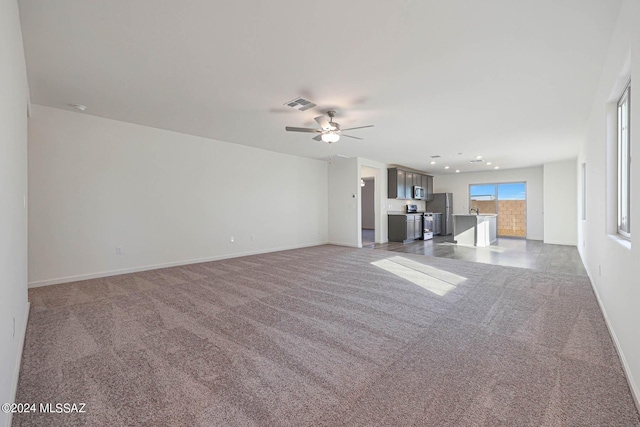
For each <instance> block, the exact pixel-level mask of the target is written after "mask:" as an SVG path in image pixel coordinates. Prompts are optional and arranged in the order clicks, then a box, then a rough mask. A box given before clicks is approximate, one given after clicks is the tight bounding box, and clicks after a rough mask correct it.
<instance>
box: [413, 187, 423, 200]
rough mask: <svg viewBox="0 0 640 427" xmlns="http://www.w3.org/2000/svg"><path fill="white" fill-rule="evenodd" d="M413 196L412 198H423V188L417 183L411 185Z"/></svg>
mask: <svg viewBox="0 0 640 427" xmlns="http://www.w3.org/2000/svg"><path fill="white" fill-rule="evenodd" d="M413 198H414V199H423V198H424V188H422V187H419V186H417V185H414V186H413Z"/></svg>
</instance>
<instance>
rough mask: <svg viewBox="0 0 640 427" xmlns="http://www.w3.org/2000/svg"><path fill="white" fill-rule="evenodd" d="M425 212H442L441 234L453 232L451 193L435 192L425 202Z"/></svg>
mask: <svg viewBox="0 0 640 427" xmlns="http://www.w3.org/2000/svg"><path fill="white" fill-rule="evenodd" d="M427 212H434V213H438V212H439V213H441V214H442V235H446V236H448V235H449V234H453V193H436V194H434V195H433V200H432V201H430V202H427Z"/></svg>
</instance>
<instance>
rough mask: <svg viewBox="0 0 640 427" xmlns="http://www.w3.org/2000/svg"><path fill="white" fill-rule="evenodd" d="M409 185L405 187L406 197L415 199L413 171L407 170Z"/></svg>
mask: <svg viewBox="0 0 640 427" xmlns="http://www.w3.org/2000/svg"><path fill="white" fill-rule="evenodd" d="M405 173H406V180H407V185H406V187H405V196H404V198H405V199H413V175H414V173H413V172H405Z"/></svg>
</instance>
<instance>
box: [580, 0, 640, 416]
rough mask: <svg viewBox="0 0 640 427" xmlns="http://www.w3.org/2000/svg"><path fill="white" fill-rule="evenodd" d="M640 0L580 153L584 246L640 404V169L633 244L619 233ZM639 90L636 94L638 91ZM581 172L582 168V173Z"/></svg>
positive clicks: (629, 0) (632, 2)
mask: <svg viewBox="0 0 640 427" xmlns="http://www.w3.org/2000/svg"><path fill="white" fill-rule="evenodd" d="M638 17H640V1H638V0H625V1H624V2H623V5H622V8H621V10H620V14H619V17H618V21H617V24H616V27H615V30H614V33H613V36H612V38H611V44H610V46H609V50H608V53H607V59H606V61H605V64H604V67H603V70H602V75H601V78H600V83H599V86H598V91H597V95H596V97H595V99H594V103H593V106H592V109H591V117H590V120H589V127H588V131H587V137H586V140H585V142H584V144H583V145H582V147H581V151H580V155H579V156H578V162H577V163H578V164H582V163H586V170H587V186H586V187H587V197H586V202H587V216H586V220H584V221H583V220H582V219H581V220H579V221H578V248H579V250H580V253H581V255H582V259H583V261H584V263H585V266H586V268H587V271H588V272H589V277H590V278H591V282H592V283H593V286H594V289H595V291H596V294H597V295H598V298H599V300H600V303H601V306H602V308H603V311H604V313H605V317H606V319H607V323H608V325H609V327H610V330H611V332H612V335H613V338H614V342H615V343H616V345H617V347H618V352H619V354H620V356H621V358H622V359H623V365H624V367H625V371H626V373H627V377H628V378H629V381H630V384H631V387H632V390H633V393H634V396H635V398H636V402H637V403H638V404H639V405H640V339H638V325H640V285H639V283H640V282H639V281H638V273H639V271H640V270H639V267H638V266H640V250H639V249H638V242H639V241H640V227H639V226H638V224H640V192H639V191H638V189H640V173H638V170H639V169H638V164H635V166H632V168H633V170H632V174H631V179H632V182H631V188H632V196H631V197H632V201H631V233H632V239H631V242H628V241H625V240H623V239H620V238H619V237H617V235H616V185H617V183H616V115H615V113H616V107H615V104H616V101H617V99H618V97H619V96H620V94H621V93H622V89H623V88H624V86H625V84H626V83H627V81H628V79H629V77H630V76H631V78H632V85H633V86H632V95H631V126H630V129H631V138H632V139H631V145H632V149H631V151H632V153H634V152H635V153H638V152H640V151H639V150H640V137H639V135H640V133H638V129H640V103H638V102H636V103H634V101H633V100H634V99H636V100H637V99H640V98H637V97H636V98H634V97H633V94H634V93H635V94H637V93H638V91H637V88H638V87H639V86H638V83H639V82H640V22H639V19H638ZM634 89H636V90H635V92H634ZM577 173H579V172H577Z"/></svg>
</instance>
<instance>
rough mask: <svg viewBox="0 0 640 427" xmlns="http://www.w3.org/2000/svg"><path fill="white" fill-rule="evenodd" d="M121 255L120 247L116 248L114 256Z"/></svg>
mask: <svg viewBox="0 0 640 427" xmlns="http://www.w3.org/2000/svg"><path fill="white" fill-rule="evenodd" d="M123 253H124V252H123V251H122V246H116V255H122V254H123Z"/></svg>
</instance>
